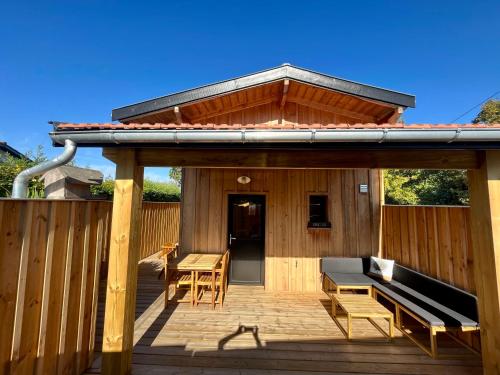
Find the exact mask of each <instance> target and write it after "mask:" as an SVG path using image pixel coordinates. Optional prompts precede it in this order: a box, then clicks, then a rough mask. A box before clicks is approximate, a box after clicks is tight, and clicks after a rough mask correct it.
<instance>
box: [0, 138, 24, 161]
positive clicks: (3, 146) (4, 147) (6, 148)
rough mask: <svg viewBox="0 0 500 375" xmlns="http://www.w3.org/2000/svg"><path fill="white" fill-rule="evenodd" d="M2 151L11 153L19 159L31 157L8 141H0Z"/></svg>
mask: <svg viewBox="0 0 500 375" xmlns="http://www.w3.org/2000/svg"><path fill="white" fill-rule="evenodd" d="M0 151H3V152H5V153H7V154H10V155H12V156H14V157H15V158H18V159H29V158H27V157H26V155H24V154H23V153H22V152H20V151H17V150H16V149H15V148H12V147H10V146H9V145H8V144H7V142H4V141H0Z"/></svg>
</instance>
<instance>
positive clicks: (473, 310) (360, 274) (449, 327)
mask: <svg viewBox="0 0 500 375" xmlns="http://www.w3.org/2000/svg"><path fill="white" fill-rule="evenodd" d="M369 266H370V259H369V258H333V257H331V258H323V259H322V260H321V271H322V273H323V274H324V276H325V278H326V279H330V280H331V281H333V283H334V284H335V285H336V286H337V293H339V292H340V289H339V287H341V286H342V285H350V286H352V287H353V288H352V289H358V288H359V289H361V288H363V287H369V289H370V290H369V292H368V293H369V295H370V294H371V293H373V294H374V296H375V298H377V297H380V298H385V299H386V300H388V302H390V303H393V304H394V305H395V309H396V325H397V326H398V328H400V329H401V332H403V333H404V334H405V335H406V336H407V337H409V338H410V339H411V340H412V341H413V342H415V343H416V344H417V345H418V346H420V347H421V348H422V349H423V350H424V351H425V352H426V353H428V354H429V355H431V356H432V357H433V358H436V357H437V341H436V335H437V333H438V332H449V331H451V332H456V331H474V330H479V317H478V312H477V297H476V296H475V295H473V294H471V293H468V292H466V291H464V290H461V289H458V288H456V287H454V286H453V285H450V284H447V283H444V282H442V281H440V280H437V279H435V278H433V277H430V276H427V275H424V274H422V273H420V272H417V271H414V270H412V269H410V268H407V267H403V266H401V265H399V264H396V263H395V264H394V268H393V273H392V280H391V281H385V280H382V279H380V278H376V277H374V276H373V275H371V274H369ZM367 273H368V274H367ZM325 278H324V279H325ZM325 291H326V290H325ZM403 312H404V313H406V314H408V315H411V316H413V318H416V319H417V320H418V321H419V322H420V323H421V324H422V325H423V326H425V327H427V328H428V329H429V335H430V343H431V345H430V349H429V348H428V347H427V346H425V345H424V344H423V343H422V342H420V341H419V340H418V339H417V338H416V337H413V336H414V335H413V334H412V333H413V330H410V331H407V330H406V329H405V327H406V324H405V322H404V321H403V320H404V319H403V315H402V313H403ZM452 337H454V338H455V340H457V341H460V342H462V343H463V344H464V345H466V346H467V347H469V348H470V349H472V350H474V349H473V348H471V347H470V345H468V344H467V343H465V342H463V341H461V340H460V339H459V338H458V337H455V336H452Z"/></svg>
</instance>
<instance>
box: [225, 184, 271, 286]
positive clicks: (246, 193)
mask: <svg viewBox="0 0 500 375" xmlns="http://www.w3.org/2000/svg"><path fill="white" fill-rule="evenodd" d="M234 195H240V196H259V197H262V198H263V200H264V213H263V216H264V218H263V222H262V224H263V225H264V231H263V235H264V240H263V242H262V260H261V280H260V283H234V284H239V285H260V286H264V287H265V284H266V241H267V205H268V199H267V198H268V196H267V194H266V193H265V192H262V191H257V192H253V191H227V192H226V194H225V202H224V205H225V207H226V209H225V211H226V214H225V215H226V228H225V229H226V247H228V248H229V234H230V233H229V226H230V225H231V221H230V212H229V210H230V208H231V207H230V204H229V203H230V202H229V199H230V197H231V196H234ZM230 261H231V260H230ZM228 271H229V270H228ZM228 281H229V278H228Z"/></svg>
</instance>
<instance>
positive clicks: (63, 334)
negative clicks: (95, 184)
mask: <svg viewBox="0 0 500 375" xmlns="http://www.w3.org/2000/svg"><path fill="white" fill-rule="evenodd" d="M110 208H111V203H110V202H98V201H95V202H85V201H50V200H22V201H19V200H17V201H16V200H1V201H0V221H1V222H0V250H1V251H0V322H1V324H0V361H1V364H0V365H1V367H0V372H1V373H5V374H8V373H19V374H32V373H44V374H56V373H81V372H82V371H83V370H85V369H86V368H87V367H88V365H89V364H90V363H91V361H92V354H93V346H94V336H95V335H94V331H95V319H94V317H95V314H96V309H97V293H98V284H99V277H98V276H99V267H100V264H101V262H100V256H101V253H102V251H103V249H104V248H106V247H107V241H108V228H109V224H110V217H111V216H110V215H109V212H110Z"/></svg>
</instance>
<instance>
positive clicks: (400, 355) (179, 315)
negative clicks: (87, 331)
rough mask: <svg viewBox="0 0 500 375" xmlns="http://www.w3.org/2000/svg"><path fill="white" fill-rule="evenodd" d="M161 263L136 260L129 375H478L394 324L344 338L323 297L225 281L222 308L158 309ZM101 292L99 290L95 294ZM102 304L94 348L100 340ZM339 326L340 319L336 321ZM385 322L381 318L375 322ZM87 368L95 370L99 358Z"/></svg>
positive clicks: (359, 328)
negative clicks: (386, 333) (389, 332)
mask: <svg viewBox="0 0 500 375" xmlns="http://www.w3.org/2000/svg"><path fill="white" fill-rule="evenodd" d="M159 265H160V263H159V262H157V261H155V260H151V259H146V260H144V261H143V262H141V264H140V268H139V286H138V293H137V310H136V323H135V339H134V343H135V347H134V353H133V358H132V362H133V373H134V374H147V375H155V374H310V373H315V374H331V373H335V374H348V373H349V374H350V373H357V374H360V373H361V374H453V375H459V374H479V373H481V372H482V369H481V361H480V359H479V358H478V357H477V356H475V355H473V354H471V353H470V352H468V351H467V350H465V349H463V348H460V347H457V346H456V345H455V344H454V342H453V341H451V340H450V341H447V340H446V338H444V340H443V339H440V342H443V341H445V342H444V343H443V344H441V345H440V349H441V348H442V352H445V353H446V354H460V357H459V358H458V359H440V360H433V359H431V358H430V357H429V356H427V355H426V354H425V353H423V352H422V351H421V350H420V349H419V348H418V347H416V346H415V345H413V344H412V343H411V342H410V341H409V340H408V339H406V338H404V337H402V334H401V332H399V331H398V330H397V329H396V338H395V340H394V341H393V342H392V343H387V342H386V340H385V338H384V337H383V336H382V335H381V334H380V332H378V331H377V329H376V328H375V327H373V326H372V325H371V324H370V323H369V322H368V321H364V320H363V321H361V320H360V321H355V324H354V325H353V332H354V336H355V337H356V339H354V340H353V341H352V342H348V341H346V339H345V338H344V335H343V334H342V332H341V331H340V329H339V328H338V327H337V325H336V324H335V322H334V321H333V320H332V318H331V315H330V313H331V305H330V301H329V300H328V299H327V297H326V295H324V294H316V293H315V294H296V293H274V292H266V291H265V290H264V289H263V288H262V287H250V286H230V287H229V291H228V295H227V298H226V302H225V305H224V308H223V309H222V310H221V309H220V308H219V307H217V308H216V310H212V309H211V308H210V307H209V306H208V305H200V306H198V307H197V308H192V307H190V306H189V305H188V304H176V303H172V304H171V305H170V306H169V307H168V309H167V310H164V309H163V282H162V281H161V280H158V279H157V275H158V272H159V271H158V267H159ZM101 295H103V293H101ZM103 311H104V306H103V301H101V303H100V309H99V318H98V319H99V320H98V323H97V332H98V336H97V337H96V347H97V348H100V345H101V340H102V327H103V324H102V317H103ZM339 320H340V322H341V323H344V324H345V319H344V320H342V318H340V319H339ZM377 322H380V324H381V325H382V327H384V328H385V327H386V326H387V323H386V322H385V321H384V320H381V321H378V320H377ZM99 356H100V355H99V354H98V353H97V354H96V360H95V362H94V365H93V367H92V368H91V369H90V370H89V371H88V373H89V374H90V373H99V367H100V358H99Z"/></svg>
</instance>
